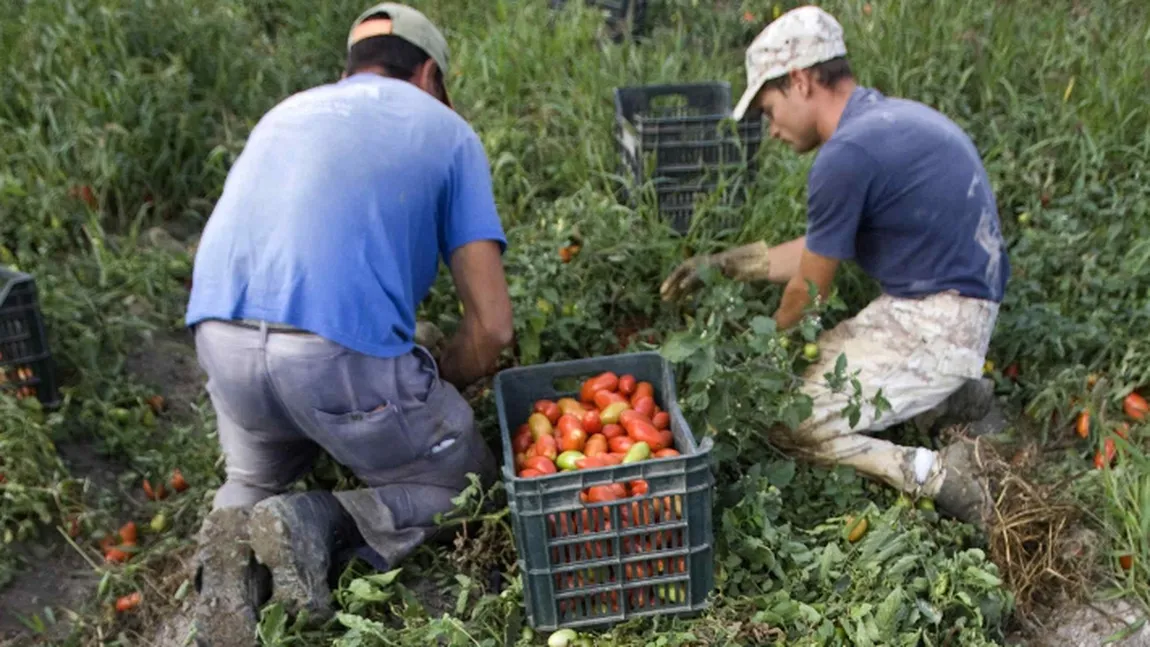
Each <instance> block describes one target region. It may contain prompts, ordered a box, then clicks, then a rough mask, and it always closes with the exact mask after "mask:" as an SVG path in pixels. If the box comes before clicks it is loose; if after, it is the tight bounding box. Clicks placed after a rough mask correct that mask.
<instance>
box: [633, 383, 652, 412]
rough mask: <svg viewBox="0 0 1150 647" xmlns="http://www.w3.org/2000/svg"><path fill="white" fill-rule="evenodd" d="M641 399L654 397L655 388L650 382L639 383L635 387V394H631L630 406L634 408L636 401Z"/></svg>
mask: <svg viewBox="0 0 1150 647" xmlns="http://www.w3.org/2000/svg"><path fill="white" fill-rule="evenodd" d="M642 397H648V398H654V397H655V387H654V386H652V385H651V383H650V382H640V383H638V384H637V385H635V392H634V393H632V394H631V404H632V406H634V403H635V401H636V400H638V399H639V398H642Z"/></svg>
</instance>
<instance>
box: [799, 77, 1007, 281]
mask: <svg viewBox="0 0 1150 647" xmlns="http://www.w3.org/2000/svg"><path fill="white" fill-rule="evenodd" d="M808 182H809V184H808V209H807V210H808V224H807V241H806V245H807V248H808V249H810V250H811V251H813V252H815V253H816V254H821V255H823V256H829V257H831V258H836V259H839V260H847V259H855V260H856V261H857V262H858V264H859V266H860V267H861V268H862V269H863V271H864V272H866V273H867V274H868V275H870V276H871V277H873V278H874V279H875V280H877V281H878V282H879V283H880V285H881V286H882V289H883V291H884V292H885V293H887V294H890V295H892V296H896V297H907V298H915V297H921V296H926V295H930V294H935V293H938V292H944V291H947V290H957V291H958V293H959V294H962V295H964V296H968V297H973V298H978V299H988V300H991V301H995V302H1001V301H1002V296H1003V291H1004V290H1005V288H1006V281H1007V279H1008V278H1009V276H1010V262H1009V260H1008V259H1007V256H1006V250H1005V245H1004V244H1003V240H1002V234H1001V232H1000V230H999V222H998V208H997V206H996V202H995V198H994V192H993V190H992V188H991V186H990V179H989V178H988V177H987V174H986V170H985V169H984V168H983V165H982V161H981V159H980V157H979V154H978V150H977V149H976V148H975V146H974V144H973V143H972V142H971V140H970V138H969V137H967V135H966V134H965V133H964V132H963V131H962V129H960V128H959V127H958V126H957V125H956V124H955V123H954V122H952V121H951V120H950V119H948V118H946V117H945V116H943V115H942V114H940V113H939V112H937V111H935V110H933V109H931V108H929V107H927V106H925V105H923V104H921V103H918V102H915V101H909V100H905V99H894V98H887V97H884V96H883V95H882V94H880V93H879V92H878V91H876V90H873V89H869V88H862V87H860V88H857V89H856V90H855V92H854V93H853V94H852V95H851V98H850V100H849V102H848V103H847V106H846V110H845V111H844V112H843V115H842V118H841V120H840V121H839V125H838V128H837V129H836V130H835V132H834V134H833V135H832V136H831V137H830V139H829V140H827V141H826V142H825V143H824V144H823V146H822V147H821V149H820V150H819V152H818V155H817V156H816V158H815V162H814V166H813V167H812V169H811V173H810V177H809V180H808Z"/></svg>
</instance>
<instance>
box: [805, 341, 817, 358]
mask: <svg viewBox="0 0 1150 647" xmlns="http://www.w3.org/2000/svg"><path fill="white" fill-rule="evenodd" d="M818 356H819V345H818V344H805V345H804V346H803V357H805V358H807V359H809V360H814V359H816V358H818Z"/></svg>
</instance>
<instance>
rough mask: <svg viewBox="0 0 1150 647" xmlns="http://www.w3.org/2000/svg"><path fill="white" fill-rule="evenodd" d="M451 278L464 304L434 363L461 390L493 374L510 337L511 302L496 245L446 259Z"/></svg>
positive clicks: (475, 246)
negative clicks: (449, 338) (454, 328)
mask: <svg viewBox="0 0 1150 647" xmlns="http://www.w3.org/2000/svg"><path fill="white" fill-rule="evenodd" d="M450 264H451V277H452V279H453V280H454V282H455V289H456V291H457V292H458V294H459V298H460V300H461V301H462V302H463V322H462V324H460V326H459V330H457V331H456V333H455V336H454V337H452V338H451V341H450V342H448V344H447V347H446V348H445V349H444V351H443V355H442V356H441V357H440V359H439V365H440V373H441V374H442V375H443V378H444V379H445V380H447V381H448V382H451V383H452V384H454V385H455V386H456V387H457V388H460V389H462V388H464V387H466V386H467V385H468V384H471V383H472V382H474V381H476V380H478V379H479V378H481V377H484V376H487V375H490V374H491V373H493V372H494V371H495V367H496V365H497V362H498V359H499V354H500V353H501V352H503V349H504V348H506V347H507V346H509V345H511V342H512V339H513V338H514V335H515V329H514V324H513V321H512V315H511V297H510V295H508V293H507V280H506V278H505V277H504V273H503V259H502V258H501V257H500V253H499V244H498V243H496V242H494V241H477V242H473V243H468V244H466V245H463V246H462V247H460V248H459V249H457V250H456V251H455V252H454V253H453V254H452V255H451V263H450Z"/></svg>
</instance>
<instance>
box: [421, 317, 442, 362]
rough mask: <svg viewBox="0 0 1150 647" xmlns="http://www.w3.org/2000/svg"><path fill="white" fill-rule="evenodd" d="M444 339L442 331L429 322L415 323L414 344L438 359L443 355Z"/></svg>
mask: <svg viewBox="0 0 1150 647" xmlns="http://www.w3.org/2000/svg"><path fill="white" fill-rule="evenodd" d="M445 342H446V337H445V336H444V334H443V331H442V330H440V329H439V328H438V327H437V326H436V325H435V324H433V323H431V322H430V321H416V322H415V343H417V344H419V345H420V346H423V347H424V348H426V349H427V350H428V351H430V352H431V355H432V356H433V357H436V358H438V357H439V356H440V354H442V353H443V346H444V344H445Z"/></svg>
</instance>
